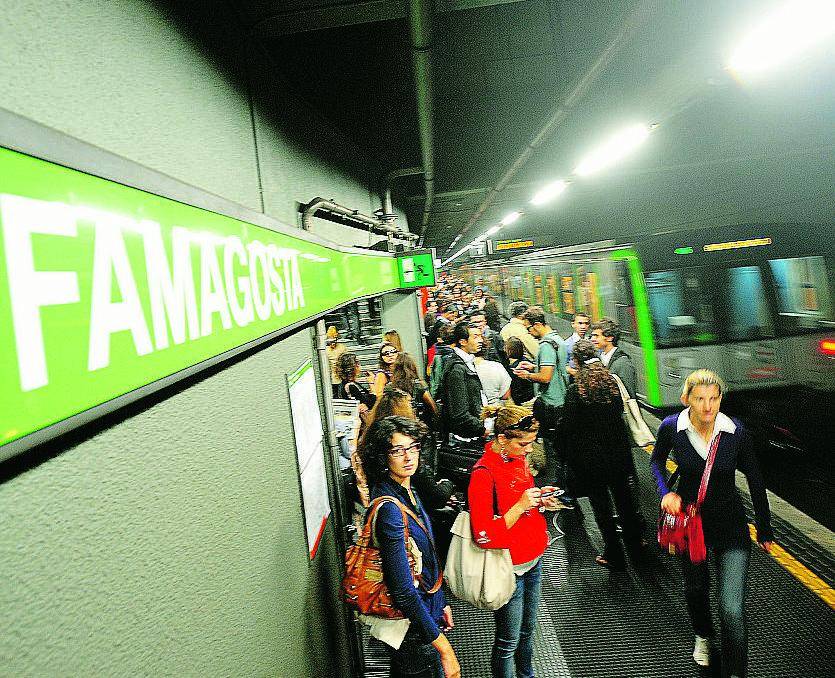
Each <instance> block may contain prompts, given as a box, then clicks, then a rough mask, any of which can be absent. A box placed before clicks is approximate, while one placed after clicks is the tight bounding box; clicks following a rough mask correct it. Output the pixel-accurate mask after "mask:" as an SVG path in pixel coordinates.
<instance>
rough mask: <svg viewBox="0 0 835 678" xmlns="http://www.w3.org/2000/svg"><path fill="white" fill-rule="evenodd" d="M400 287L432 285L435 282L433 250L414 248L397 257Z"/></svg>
mask: <svg viewBox="0 0 835 678" xmlns="http://www.w3.org/2000/svg"><path fill="white" fill-rule="evenodd" d="M397 276H398V280H399V282H400V287H403V288H411V287H432V286H433V285H434V284H435V252H434V251H433V250H431V249H428V250H415V251H412V252H408V253H406V254H402V255H400V256H399V257H398V258H397Z"/></svg>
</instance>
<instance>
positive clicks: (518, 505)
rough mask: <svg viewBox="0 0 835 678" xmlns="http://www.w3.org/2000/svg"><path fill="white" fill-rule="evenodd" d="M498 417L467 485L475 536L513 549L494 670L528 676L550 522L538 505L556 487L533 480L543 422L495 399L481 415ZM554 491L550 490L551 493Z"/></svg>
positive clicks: (552, 499)
mask: <svg viewBox="0 0 835 678" xmlns="http://www.w3.org/2000/svg"><path fill="white" fill-rule="evenodd" d="M492 417H495V422H494V425H493V429H494V431H495V433H496V439H495V440H494V441H493V442H490V443H487V445H486V448H485V452H484V455H483V456H482V457H481V459H479V460H478V462H477V463H476V464H475V466H474V467H473V472H472V475H471V477H470V486H469V491H468V498H469V505H470V522H471V526H472V530H473V540H474V541H475V543H476V544H478V545H479V546H481V547H482V548H499V549H503V548H506V549H510V556H511V559H512V560H513V569H514V572H515V575H516V590H515V592H514V593H513V596H512V597H511V599H510V600H509V601H508V602H507V604H506V605H505V606H504V607H502V608H499V609H498V610H496V612H495V615H496V639H495V642H494V643H493V654H492V657H491V667H492V671H493V676H496V677H500V678H505V677H507V678H515V677H516V676H519V678H529V677H531V676H533V675H534V673H533V663H532V659H533V631H534V628H535V627H536V612H537V609H538V608H539V598H540V582H541V579H542V554H543V553H544V552H545V548H546V547H547V546H548V528H547V525H546V522H545V517H544V516H543V515H542V513H540V511H539V507H540V506H543V507H544V508H546V509H552V510H553V509H556V508H557V506H558V502H557V499H556V496H553V492H554V490H555V488H553V487H543V488H538V487H535V486H534V482H533V476H531V471H530V467H529V466H528V459H527V455H528V454H529V453H530V451H531V449H532V446H533V442H534V440H536V432H537V430H538V429H539V424H538V422H537V421H536V419H534V418H533V415H532V414H531V411H530V410H529V409H528V408H526V407H519V406H517V405H494V406H491V407H487V408H485V409H484V412H483V413H482V418H484V419H488V418H492ZM549 495H550V496H549Z"/></svg>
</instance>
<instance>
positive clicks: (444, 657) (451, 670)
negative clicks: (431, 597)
mask: <svg viewBox="0 0 835 678" xmlns="http://www.w3.org/2000/svg"><path fill="white" fill-rule="evenodd" d="M446 609H449V608H446ZM446 609H445V610H444V616H446ZM450 616H451V613H450ZM432 645H433V646H434V647H435V649H436V650H437V651H438V654H439V655H441V666H442V667H443V669H444V676H446V678H461V665H460V664H459V663H458V657H456V656H455V650H453V649H452V645H450V644H449V640H448V639H447V637H446V636H445V635H444V634H443V633H442V634H441V635H439V636H438V637H437V638H436V639H435V640H434V641H433V642H432Z"/></svg>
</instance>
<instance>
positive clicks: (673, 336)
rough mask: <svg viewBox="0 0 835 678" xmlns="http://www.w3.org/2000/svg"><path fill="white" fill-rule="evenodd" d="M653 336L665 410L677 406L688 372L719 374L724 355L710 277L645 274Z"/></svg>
mask: <svg viewBox="0 0 835 678" xmlns="http://www.w3.org/2000/svg"><path fill="white" fill-rule="evenodd" d="M644 279H645V283H646V289H647V300H648V303H649V311H650V316H651V318H652V325H653V332H654V336H655V349H656V365H657V369H658V383H659V390H660V392H661V404H662V406H664V407H672V406H676V405H677V404H678V403H679V397H680V395H681V385H682V382H683V381H684V379H685V378H686V377H687V375H688V374H690V372H693V371H694V370H697V369H699V368H702V367H705V368H708V369H712V370H715V371H717V372H720V373H721V372H722V370H723V365H722V357H721V356H722V352H721V350H720V347H719V345H718V344H717V341H718V328H717V322H716V318H715V313H714V305H713V299H714V297H715V296H716V291H715V285H714V282H715V281H714V278H713V276H712V275H711V274H710V272H708V271H706V270H704V269H702V268H700V267H692V268H684V269H676V270H672V271H654V272H651V273H646V274H645V277H644Z"/></svg>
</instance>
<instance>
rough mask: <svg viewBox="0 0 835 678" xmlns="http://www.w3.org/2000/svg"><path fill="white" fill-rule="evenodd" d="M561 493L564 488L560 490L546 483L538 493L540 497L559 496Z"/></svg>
mask: <svg viewBox="0 0 835 678" xmlns="http://www.w3.org/2000/svg"><path fill="white" fill-rule="evenodd" d="M561 494H565V490H561V489H560V488H559V487H551V486H549V485H546V486H545V487H543V488H542V492H541V493H540V495H539V498H540V499H550V498H551V497H559V496H560V495H561Z"/></svg>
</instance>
